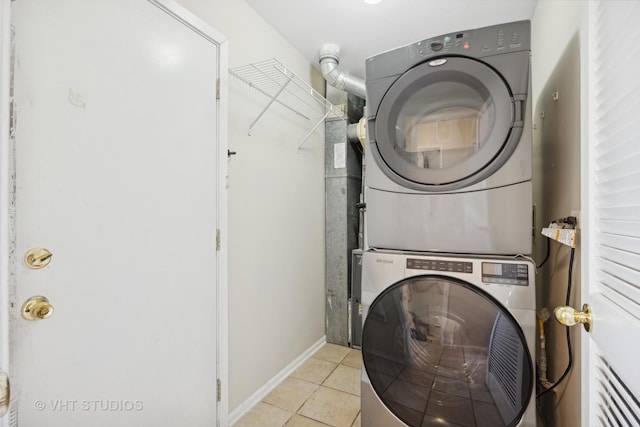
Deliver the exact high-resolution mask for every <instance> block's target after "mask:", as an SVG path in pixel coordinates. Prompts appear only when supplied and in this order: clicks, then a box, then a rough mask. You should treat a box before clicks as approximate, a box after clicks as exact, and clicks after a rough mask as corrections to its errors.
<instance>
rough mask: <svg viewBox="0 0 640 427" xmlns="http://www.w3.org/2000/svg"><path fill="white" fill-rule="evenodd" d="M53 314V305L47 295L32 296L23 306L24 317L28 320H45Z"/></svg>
mask: <svg viewBox="0 0 640 427" xmlns="http://www.w3.org/2000/svg"><path fill="white" fill-rule="evenodd" d="M52 314H53V306H52V305H51V304H50V303H49V300H48V299H46V298H45V297H41V296H36V297H31V298H29V299H28V300H27V302H25V303H24V305H23V306H22V317H24V318H25V319H27V320H44V319H48V318H49V317H51V315H52Z"/></svg>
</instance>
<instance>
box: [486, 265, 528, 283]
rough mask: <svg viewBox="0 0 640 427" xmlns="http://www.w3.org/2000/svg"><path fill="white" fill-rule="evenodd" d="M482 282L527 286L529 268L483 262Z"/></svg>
mask: <svg viewBox="0 0 640 427" xmlns="http://www.w3.org/2000/svg"><path fill="white" fill-rule="evenodd" d="M482 282H483V283H497V284H499V285H518V286H529V267H528V266H527V264H506V263H496V262H483V263H482Z"/></svg>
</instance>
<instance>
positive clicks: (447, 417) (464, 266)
mask: <svg viewBox="0 0 640 427" xmlns="http://www.w3.org/2000/svg"><path fill="white" fill-rule="evenodd" d="M362 267H363V271H362V306H363V316H364V319H365V320H364V325H363V331H362V348H361V349H362V360H363V365H362V366H363V367H362V382H361V399H362V415H361V416H362V425H363V426H367V427H396V426H411V427H430V426H434V427H435V426H439V427H441V426H467V427H476V426H477V427H485V426H486V427H504V426H521V427H533V426H536V425H537V417H536V415H537V414H536V405H535V391H534V387H535V373H534V366H535V365H534V361H535V353H534V351H535V350H534V349H535V338H536V311H535V289H534V283H535V277H534V275H535V268H534V265H533V263H532V262H530V261H529V260H528V259H525V258H521V257H519V258H515V257H510V258H508V257H491V258H490V257H481V256H477V257H454V256H440V255H436V254H432V255H426V254H424V253H409V252H399V251H398V252H391V251H386V252H382V251H373V250H369V251H366V252H365V253H364V254H363V266H362Z"/></svg>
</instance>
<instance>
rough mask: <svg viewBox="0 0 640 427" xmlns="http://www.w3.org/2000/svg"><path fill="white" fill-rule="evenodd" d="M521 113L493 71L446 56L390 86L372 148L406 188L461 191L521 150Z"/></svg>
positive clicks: (395, 178)
mask: <svg viewBox="0 0 640 427" xmlns="http://www.w3.org/2000/svg"><path fill="white" fill-rule="evenodd" d="M515 117H516V107H515V103H514V100H513V98H512V96H511V92H510V90H509V88H508V87H507V85H506V84H505V82H504V81H503V80H502V78H501V77H500V76H499V75H498V74H497V73H496V72H495V71H494V70H493V69H492V68H490V67H489V66H487V65H485V64H483V63H481V62H479V61H476V60H473V59H469V58H457V57H452V58H441V59H438V60H434V61H430V62H427V63H423V64H420V65H418V66H416V67H414V68H412V69H411V70H409V71H407V72H406V73H405V74H403V75H402V76H401V77H400V78H399V79H398V80H397V81H396V82H395V83H394V84H393V85H392V86H391V87H390V89H389V91H388V92H387V93H386V94H385V96H384V98H383V99H382V102H381V103H380V107H379V109H378V112H377V114H376V122H375V145H376V147H377V150H373V152H374V155H375V156H376V160H377V161H379V162H382V166H383V169H385V170H387V171H388V172H390V177H391V178H392V179H394V180H395V181H397V182H398V183H399V184H401V185H404V186H409V187H414V188H417V189H423V190H428V191H444V190H450V189H456V188H461V187H464V186H468V185H471V184H473V183H476V182H478V181H480V180H482V179H484V178H486V177H487V176H489V175H490V174H492V173H493V172H494V171H495V170H497V168H499V167H500V166H501V165H502V164H503V163H504V161H505V160H506V159H507V158H508V155H509V154H511V152H512V151H513V149H515V146H516V145H517V143H518V140H519V138H520V135H521V134H522V129H521V128H518V127H516V128H514V127H513V125H514V120H515ZM503 151H504V153H503Z"/></svg>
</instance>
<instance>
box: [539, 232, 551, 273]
mask: <svg viewBox="0 0 640 427" xmlns="http://www.w3.org/2000/svg"><path fill="white" fill-rule="evenodd" d="M546 240H547V254H546V255H545V256H544V259H543V260H542V262H541V263H540V264H539V265H537V266H536V268H542V266H543V265H544V264H545V263H546V262H547V261H548V260H549V253H550V252H551V250H550V249H551V239H549V238H547V239H546Z"/></svg>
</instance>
